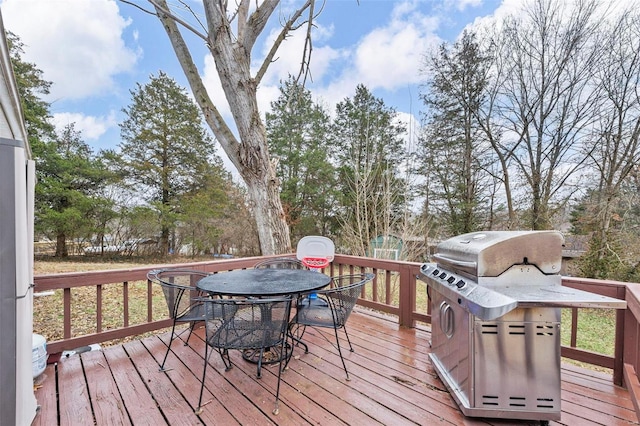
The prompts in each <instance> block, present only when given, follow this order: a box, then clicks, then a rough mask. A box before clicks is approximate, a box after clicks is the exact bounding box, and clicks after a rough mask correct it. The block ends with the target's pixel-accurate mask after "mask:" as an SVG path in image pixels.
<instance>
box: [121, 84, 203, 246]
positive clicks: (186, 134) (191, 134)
mask: <svg viewBox="0 0 640 426" xmlns="http://www.w3.org/2000/svg"><path fill="white" fill-rule="evenodd" d="M131 96H132V99H131V105H130V106H129V107H128V108H125V109H124V110H123V111H124V113H125V114H126V115H127V118H126V119H125V120H124V121H123V122H122V123H121V124H120V128H121V136H122V139H123V142H122V143H121V144H120V149H121V159H122V165H121V170H122V172H123V173H124V175H125V176H126V179H127V180H128V181H129V182H130V183H132V184H133V185H136V187H137V188H138V190H139V192H138V193H139V194H140V196H141V197H142V198H143V199H144V200H145V201H147V202H149V203H152V204H153V205H154V206H155V207H156V208H157V210H158V212H159V222H160V229H161V231H160V248H161V250H162V253H165V254H166V253H168V252H169V250H170V249H175V247H171V246H170V236H171V233H172V232H173V231H175V229H176V223H177V221H178V219H179V213H180V208H179V207H180V201H181V197H182V196H183V195H184V194H186V193H188V192H189V191H194V189H195V188H197V186H198V185H199V183H200V182H201V179H202V176H203V174H205V173H210V170H209V168H208V166H209V164H212V162H214V161H216V160H215V159H214V158H215V156H214V149H213V144H212V141H211V138H210V136H209V135H208V134H207V132H206V131H205V130H204V128H203V127H202V115H201V113H200V110H199V109H198V107H197V106H196V105H195V104H194V103H193V101H192V100H191V99H190V98H189V96H188V94H187V93H186V91H185V90H184V89H183V88H181V87H179V86H178V84H177V83H176V82H175V81H174V80H173V79H172V78H170V77H168V76H167V75H166V74H165V73H163V72H160V73H159V75H158V76H157V77H154V76H151V79H150V81H149V83H147V84H146V85H144V86H142V85H141V84H137V88H136V90H133V91H131Z"/></svg>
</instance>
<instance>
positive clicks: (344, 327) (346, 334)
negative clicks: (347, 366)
mask: <svg viewBox="0 0 640 426" xmlns="http://www.w3.org/2000/svg"><path fill="white" fill-rule="evenodd" d="M342 329H343V330H344V335H345V336H347V342H348V343H349V350H350V351H351V352H353V346H351V340H349V333H347V326H346V325H345V326H343V327H342Z"/></svg>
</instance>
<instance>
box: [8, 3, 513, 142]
mask: <svg viewBox="0 0 640 426" xmlns="http://www.w3.org/2000/svg"><path fill="white" fill-rule="evenodd" d="M136 1H137V3H138V4H140V5H143V6H144V7H149V5H148V3H147V2H146V1H144V0H136ZM522 1H523V0H502V1H500V0H360V1H359V2H358V1H357V0H327V1H326V5H325V7H324V10H323V11H322V13H321V14H320V16H319V17H318V18H317V19H316V24H317V28H316V29H315V32H314V34H313V56H312V59H311V76H312V79H313V80H312V81H311V82H309V83H308V84H307V88H308V89H309V90H310V91H311V92H312V94H313V96H314V99H315V100H316V102H319V103H322V104H323V105H325V106H326V107H327V108H328V110H330V111H332V110H333V109H334V107H335V105H336V103H338V102H340V101H343V100H344V99H345V98H348V97H352V96H353V95H354V93H355V88H356V86H357V85H358V84H364V85H365V86H366V87H367V88H368V89H369V90H370V91H371V92H372V93H373V94H374V95H375V96H376V97H378V98H381V99H382V100H383V101H384V102H385V105H387V106H389V107H392V108H395V109H396V111H397V112H398V113H399V115H400V117H402V118H403V119H404V120H407V122H411V123H415V122H417V120H418V117H419V112H420V110H421V109H422V108H421V101H420V99H419V94H420V91H421V90H422V89H421V87H422V84H423V83H424V81H425V78H426V75H425V73H424V72H423V71H422V70H424V57H425V55H426V54H428V52H429V51H430V50H431V49H433V48H435V47H437V46H438V45H440V44H441V43H443V42H448V43H451V42H454V41H455V40H456V38H457V37H458V36H459V35H460V34H461V32H462V30H463V29H464V28H465V27H467V26H469V25H473V24H474V23H476V22H479V21H486V20H488V19H491V18H492V17H494V16H497V17H500V16H504V15H505V14H506V13H508V12H510V11H513V10H515V9H516V8H517V7H518V5H519V4H520V3H521V2H522ZM183 2H184V3H186V4H189V5H190V6H191V5H192V7H193V8H194V9H195V8H197V6H198V3H201V2H200V1H197V0H183ZM169 3H170V4H174V3H178V1H177V0H169ZM229 3H233V1H230V2H229ZM299 3H300V0H282V1H281V3H280V6H279V9H278V10H277V11H276V13H275V14H274V15H273V16H272V18H271V20H270V22H269V25H268V26H267V28H266V29H265V31H264V33H263V37H261V38H260V39H259V40H258V43H257V44H256V47H255V49H254V51H253V58H254V60H256V62H255V66H256V67H257V66H258V64H259V63H260V61H259V60H260V58H262V57H263V55H264V53H265V52H266V51H267V49H268V48H269V47H270V45H271V40H272V39H273V35H274V34H276V33H277V31H279V29H280V20H279V19H278V16H286V13H287V12H288V11H290V10H291V7H292V5H295V4H299ZM0 11H1V13H2V18H3V21H4V25H5V27H6V28H7V29H8V30H9V31H11V32H13V33H14V34H16V35H18V36H19V37H20V39H21V41H22V42H23V43H24V45H25V46H24V50H25V52H24V54H23V60H25V61H27V62H31V63H34V64H35V65H36V67H37V68H39V69H40V70H42V71H43V78H44V79H45V80H48V81H51V82H52V83H53V85H52V87H51V93H50V95H49V96H48V97H46V98H45V100H47V101H48V102H50V103H51V113H52V115H53V119H54V122H55V124H56V126H57V127H58V128H62V127H64V126H65V125H66V124H69V123H72V122H73V123H75V127H76V130H79V131H81V132H82V138H83V139H84V141H85V142H86V143H88V144H89V146H91V148H92V149H93V150H94V152H97V151H98V150H100V149H107V148H113V149H117V147H118V144H119V143H120V129H119V127H118V123H120V122H122V121H123V120H124V118H125V115H124V113H123V112H122V109H123V108H126V107H128V106H129V105H130V103H131V93H130V91H131V90H135V88H136V83H139V84H141V85H144V84H146V83H148V82H149V78H150V76H151V75H154V76H157V75H158V73H159V72H160V71H163V72H165V73H166V74H168V75H169V76H171V77H172V78H174V79H175V80H176V81H177V82H178V84H179V85H180V86H182V87H184V88H187V87H188V85H187V82H186V79H185V77H184V75H183V73H182V69H181V68H180V66H179V64H178V61H177V59H176V58H175V55H174V53H173V50H172V49H171V46H170V44H169V41H168V38H167V36H166V34H165V33H164V30H163V28H162V26H161V25H160V23H159V21H158V19H157V18H156V17H155V16H152V15H150V14H148V13H144V12H143V11H141V10H140V9H139V8H136V7H133V6H131V5H130V4H126V3H123V2H120V1H115V0H0ZM184 16H187V15H184ZM183 34H185V36H186V38H187V41H188V42H189V43H190V45H192V49H191V51H192V56H193V58H194V60H195V62H196V64H197V65H198V67H199V70H200V74H201V75H202V76H203V78H204V81H205V84H206V86H207V89H208V91H209V92H210V95H211V97H212V99H213V100H214V103H215V104H216V105H217V106H218V108H219V110H221V112H222V113H223V115H224V116H225V117H226V118H228V119H230V114H229V113H228V106H227V105H226V100H225V99H224V96H223V94H222V89H221V88H220V87H219V83H218V79H217V76H216V73H215V67H214V63H213V59H212V57H211V54H210V53H209V52H208V50H207V49H206V47H205V46H204V45H203V43H202V40H199V39H197V38H196V37H193V36H191V35H189V34H188V33H185V32H183ZM302 42H303V37H302V33H298V34H294V35H293V36H292V37H291V38H289V39H287V40H286V41H285V43H284V44H283V46H282V47H281V49H280V51H279V53H278V55H277V58H278V59H277V61H276V62H274V63H273V64H272V65H271V66H270V69H269V72H268V73H267V75H265V78H264V79H263V81H262V82H261V85H260V88H259V92H258V100H259V105H260V109H261V112H262V113H264V112H265V111H268V110H269V106H270V103H271V102H272V101H274V100H276V99H277V97H278V95H279V90H278V88H279V85H280V81H282V80H285V79H286V78H287V76H288V75H289V74H295V73H296V72H297V70H298V68H299V64H300V60H301V51H302ZM187 90H188V89H187ZM229 121H230V120H229ZM219 153H220V152H219Z"/></svg>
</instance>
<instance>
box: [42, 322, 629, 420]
mask: <svg viewBox="0 0 640 426" xmlns="http://www.w3.org/2000/svg"><path fill="white" fill-rule="evenodd" d="M348 330H349V335H350V337H351V340H352V343H353V345H354V348H355V352H353V353H349V352H347V353H346V358H347V368H348V369H349V373H350V376H351V381H345V379H344V371H343V370H342V365H341V363H340V358H339V357H338V355H337V353H336V351H335V350H334V349H333V348H332V346H331V345H330V344H329V343H327V342H326V341H325V340H324V339H322V337H321V336H320V332H318V331H316V330H311V331H308V332H307V334H306V335H305V341H306V342H308V343H309V353H308V354H304V352H303V351H302V349H300V348H296V351H295V353H294V358H293V359H292V360H291V362H290V364H289V369H287V370H286V371H285V372H284V373H283V376H282V380H283V381H282V386H281V392H280V397H281V404H280V413H279V414H278V415H277V416H275V415H273V414H272V409H273V406H274V390H275V385H276V382H277V380H276V378H277V377H276V376H275V374H274V373H276V372H277V369H276V367H275V366H269V367H265V368H263V377H262V379H259V380H258V379H256V378H255V372H256V367H255V365H253V364H249V363H247V362H245V361H243V360H242V359H241V357H240V355H239V354H238V353H235V354H234V355H233V356H232V358H233V360H234V364H235V365H234V368H232V369H231V370H230V371H227V372H225V371H224V368H223V365H222V361H221V360H220V358H219V356H218V355H217V354H215V353H214V354H213V356H212V357H211V360H210V362H211V368H209V369H208V370H207V379H206V389H205V396H204V400H205V401H208V403H207V404H206V405H205V406H204V410H203V413H202V414H201V415H199V416H196V415H195V414H194V406H195V405H196V404H197V401H198V392H199V389H200V383H199V377H200V376H201V374H202V367H203V360H202V354H203V353H204V343H203V341H202V338H201V336H202V329H201V330H199V333H198V334H197V335H194V336H192V337H191V340H190V341H189V346H184V345H182V344H181V343H180V342H174V344H173V345H172V349H173V351H174V353H173V354H170V355H169V358H168V360H167V367H169V368H172V370H171V371H169V372H167V373H162V372H159V371H158V366H159V362H161V360H162V356H163V355H164V350H165V349H166V345H165V344H164V341H166V340H167V338H168V334H163V335H160V336H153V337H148V338H145V339H143V340H135V341H132V342H129V343H125V344H123V345H119V346H110V347H105V348H103V350H102V351H93V352H86V353H83V354H81V355H73V356H71V357H68V358H63V359H62V360H61V361H60V362H59V363H57V364H56V365H49V366H48V367H47V369H46V371H45V373H44V376H42V377H43V378H44V379H43V380H40V382H41V384H40V385H39V387H38V388H37V390H36V398H37V399H38V403H39V404H40V405H41V410H40V412H39V413H38V415H37V416H36V419H35V421H34V423H33V424H34V425H45V426H50V425H74V426H75V425H93V424H96V425H110V426H111V425H130V424H134V425H138V424H141V425H143V424H144V425H154V426H159V425H165V424H169V425H199V424H206V425H230V424H242V425H258V424H259V425H263V424H282V425H302V424H319V425H340V424H353V425H372V424H382V425H405V424H406V425H408V424H420V425H434V424H442V425H445V424H451V425H463V424H464V425H523V424H538V422H533V421H513V420H490V419H472V418H466V417H464V416H463V415H462V414H461V412H460V410H459V409H458V408H457V406H456V404H455V402H454V401H453V399H452V398H451V397H450V395H449V393H448V392H447V391H446V390H445V388H444V385H443V384H442V382H441V381H440V380H439V379H438V378H437V376H436V375H435V373H434V370H433V368H432V367H431V364H430V361H429V358H428V356H427V354H428V352H429V344H428V342H429V338H430V336H429V332H428V331H426V330H422V329H400V328H399V327H398V325H397V324H396V323H394V322H393V321H388V320H385V319H383V318H380V317H374V316H371V315H369V314H367V313H365V312H363V311H357V312H354V313H353V314H352V316H351V317H350V319H349V323H348ZM185 335H186V333H185ZM345 343H346V341H345ZM550 424H552V425H557V424H563V425H607V426H611V425H628V424H638V423H637V418H636V415H635V412H634V408H633V404H632V402H631V400H630V398H629V394H628V392H627V391H626V390H625V389H622V388H620V387H617V386H614V385H613V384H612V383H611V376H608V375H606V374H603V373H599V372H594V371H591V370H585V369H582V368H578V367H574V366H570V365H567V364H563V369H562V418H561V421H560V422H553V421H552V422H550Z"/></svg>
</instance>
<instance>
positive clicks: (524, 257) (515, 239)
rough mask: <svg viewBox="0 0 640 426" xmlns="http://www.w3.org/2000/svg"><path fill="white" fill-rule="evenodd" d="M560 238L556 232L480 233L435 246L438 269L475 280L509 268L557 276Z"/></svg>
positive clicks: (560, 254)
mask: <svg viewBox="0 0 640 426" xmlns="http://www.w3.org/2000/svg"><path fill="white" fill-rule="evenodd" d="M563 244H564V237H563V236H562V234H561V233H560V232H558V231H484V232H472V233H469V234H463V235H458V236H456V237H453V238H450V239H448V240H445V241H443V242H441V243H440V244H438V247H437V250H436V254H434V256H433V257H434V258H435V259H436V261H437V263H438V266H440V267H442V268H446V269H449V270H451V271H455V272H457V273H460V274H462V275H466V276H468V277H471V278H474V279H477V278H478V277H497V276H499V275H500V274H502V273H503V272H504V271H506V270H508V269H509V268H510V267H511V266H513V265H520V264H526V265H535V266H536V267H537V268H538V269H539V270H540V271H541V272H542V273H543V274H546V275H551V274H558V273H560V266H561V264H562V246H563Z"/></svg>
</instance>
